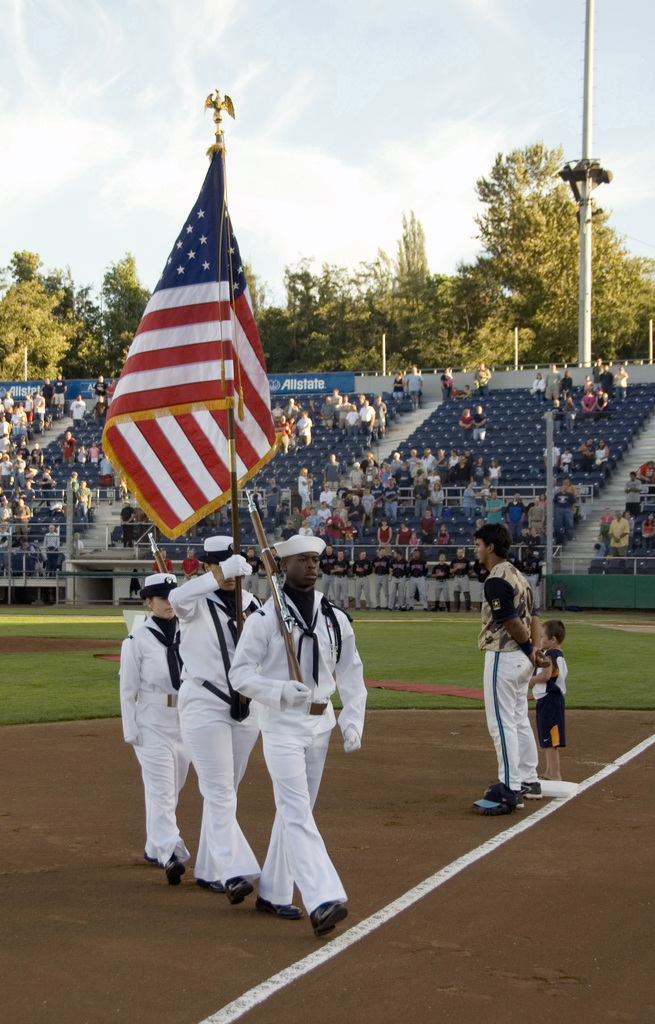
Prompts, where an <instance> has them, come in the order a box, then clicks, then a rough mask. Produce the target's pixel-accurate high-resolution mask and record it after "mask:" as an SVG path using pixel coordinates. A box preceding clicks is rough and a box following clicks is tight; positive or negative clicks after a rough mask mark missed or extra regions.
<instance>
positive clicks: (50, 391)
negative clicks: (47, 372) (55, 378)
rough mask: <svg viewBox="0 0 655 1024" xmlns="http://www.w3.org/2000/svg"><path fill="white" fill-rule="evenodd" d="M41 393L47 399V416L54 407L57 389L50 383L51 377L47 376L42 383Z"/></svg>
mask: <svg viewBox="0 0 655 1024" xmlns="http://www.w3.org/2000/svg"><path fill="white" fill-rule="evenodd" d="M41 394H42V395H43V397H44V399H45V414H46V416H47V415H48V413H49V412H50V409H51V408H52V402H53V399H54V395H55V389H54V387H53V385H52V384H51V383H50V378H49V377H46V379H45V380H44V382H43V384H42V385H41Z"/></svg>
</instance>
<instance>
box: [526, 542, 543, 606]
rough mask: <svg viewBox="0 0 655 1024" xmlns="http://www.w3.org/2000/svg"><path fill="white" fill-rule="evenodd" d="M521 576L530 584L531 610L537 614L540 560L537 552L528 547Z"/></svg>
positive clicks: (539, 601) (539, 602)
mask: <svg viewBox="0 0 655 1024" xmlns="http://www.w3.org/2000/svg"><path fill="white" fill-rule="evenodd" d="M523 575H524V576H525V578H526V579H527V581H528V583H529V584H530V590H531V591H532V600H533V602H534V603H533V610H534V611H535V612H538V611H539V609H540V608H541V599H540V594H539V583H540V581H541V559H540V558H539V552H538V551H537V550H536V549H535V548H532V547H528V549H527V551H526V552H525V555H524V556H523Z"/></svg>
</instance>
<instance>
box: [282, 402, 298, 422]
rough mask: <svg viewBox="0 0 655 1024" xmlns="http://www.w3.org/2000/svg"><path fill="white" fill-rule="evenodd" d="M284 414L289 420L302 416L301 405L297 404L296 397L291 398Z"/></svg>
mask: <svg viewBox="0 0 655 1024" xmlns="http://www.w3.org/2000/svg"><path fill="white" fill-rule="evenodd" d="M284 415H285V416H286V418H287V419H288V420H292V419H293V420H297V419H298V417H299V416H300V406H298V405H297V404H296V400H295V398H290V399H289V402H288V404H287V406H286V408H285V410H284Z"/></svg>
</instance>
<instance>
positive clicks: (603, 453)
mask: <svg viewBox="0 0 655 1024" xmlns="http://www.w3.org/2000/svg"><path fill="white" fill-rule="evenodd" d="M609 457H610V449H609V445H608V443H607V441H603V439H602V438H601V439H600V440H599V442H598V444H597V445H596V451H595V453H594V458H595V468H596V469H597V470H598V471H599V472H601V473H602V474H603V475H605V474H606V473H607V469H608V464H609Z"/></svg>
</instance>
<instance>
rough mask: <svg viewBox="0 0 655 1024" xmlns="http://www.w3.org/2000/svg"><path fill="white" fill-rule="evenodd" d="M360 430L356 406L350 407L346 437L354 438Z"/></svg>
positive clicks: (347, 416) (347, 414)
mask: <svg viewBox="0 0 655 1024" xmlns="http://www.w3.org/2000/svg"><path fill="white" fill-rule="evenodd" d="M358 429H359V413H358V412H357V406H356V405H349V406H348V411H347V412H346V435H347V436H348V437H354V436H355V434H356V433H357V431H358Z"/></svg>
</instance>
